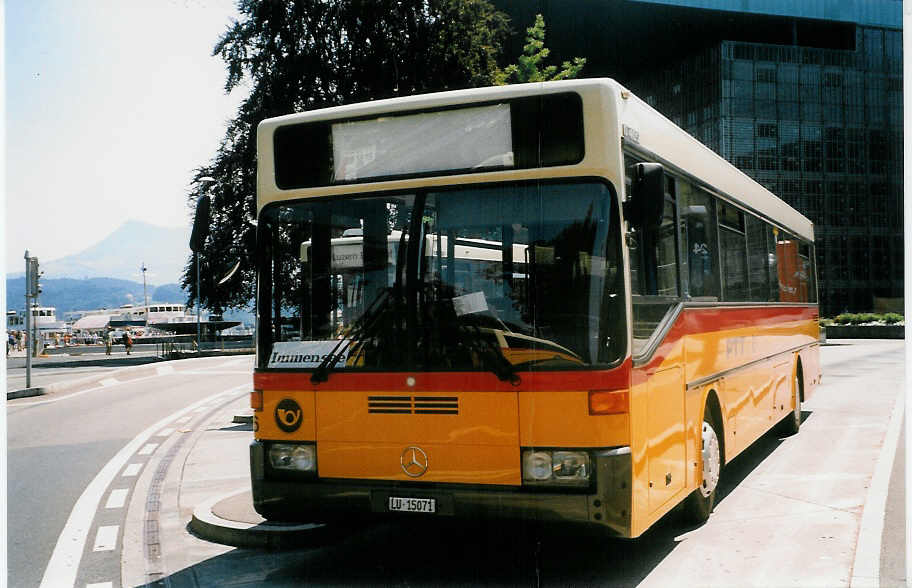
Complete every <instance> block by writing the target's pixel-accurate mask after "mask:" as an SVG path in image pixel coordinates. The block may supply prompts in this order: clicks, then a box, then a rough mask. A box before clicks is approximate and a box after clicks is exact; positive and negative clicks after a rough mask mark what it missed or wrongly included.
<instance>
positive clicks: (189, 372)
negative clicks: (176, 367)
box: [181, 368, 253, 387]
mask: <svg viewBox="0 0 912 588" xmlns="http://www.w3.org/2000/svg"><path fill="white" fill-rule="evenodd" d="M181 373H182V374H186V375H188V376H237V375H242V376H246V375H249V374H251V373H253V370H220V369H218V368H212V369H211V370H187V371H186V372H181ZM251 387H252V386H251Z"/></svg>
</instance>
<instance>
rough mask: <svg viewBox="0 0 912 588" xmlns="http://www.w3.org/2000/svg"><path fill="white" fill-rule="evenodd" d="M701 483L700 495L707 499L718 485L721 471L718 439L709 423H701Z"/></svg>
mask: <svg viewBox="0 0 912 588" xmlns="http://www.w3.org/2000/svg"><path fill="white" fill-rule="evenodd" d="M702 437H703V450H702V451H701V454H702V456H703V483H702V484H700V493H701V494H702V495H703V497H704V498H708V497H709V495H710V494H712V493H713V490H715V489H716V484H718V483H719V471H720V470H721V469H722V459H721V455H720V451H719V438H718V437H716V431H715V430H714V429H713V428H712V426H710V424H709V423H707V422H704V423H703V434H702Z"/></svg>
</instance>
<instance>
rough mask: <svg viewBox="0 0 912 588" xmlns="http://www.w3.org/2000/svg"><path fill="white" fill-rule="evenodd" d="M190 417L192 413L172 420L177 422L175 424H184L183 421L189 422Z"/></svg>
mask: <svg viewBox="0 0 912 588" xmlns="http://www.w3.org/2000/svg"><path fill="white" fill-rule="evenodd" d="M192 418H193V415H192V414H188V415H187V416H185V417H181V418H179V419H177V420H176V421H174V422H175V423H177V424H181V425H182V424H184V423H186V422H189V421H190V419H192Z"/></svg>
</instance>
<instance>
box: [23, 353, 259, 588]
mask: <svg viewBox="0 0 912 588" xmlns="http://www.w3.org/2000/svg"><path fill="white" fill-rule="evenodd" d="M238 361H240V362H242V364H243V366H242V367H240V368H239V367H238ZM171 363H180V364H183V365H181V366H180V369H181V371H177V370H173V369H172V370H167V369H160V367H159V366H162V365H163V364H157V365H153V366H149V367H148V368H147V369H148V370H149V371H150V374H149V375H148V377H146V376H145V375H144V376H143V378H141V379H137V380H135V381H134V380H127V379H125V380H124V382H123V383H114V382H109V383H108V384H109V385H105V386H102V387H100V388H97V389H94V390H89V391H88V392H82V393H78V394H73V395H67V394H60V395H53V396H49V397H37V398H24V399H19V400H12V401H9V402H8V404H7V449H8V454H7V457H8V470H7V471H8V489H7V498H8V502H7V504H8V513H9V514H8V531H7V533H8V542H7V549H8V566H9V585H10V586H37V585H39V583H40V582H41V579H42V574H43V573H44V570H45V566H46V564H47V562H48V560H49V558H50V555H51V552H52V550H53V549H54V547H55V544H56V543H57V540H58V537H59V536H60V534H61V531H62V530H63V528H64V524H65V523H66V521H67V518H68V516H69V515H70V513H71V511H72V509H73V507H74V505H75V504H76V500H77V498H79V497H80V495H81V494H82V493H83V491H84V490H85V489H86V487H87V486H88V484H89V482H90V481H92V480H93V478H95V476H96V475H97V474H98V473H99V471H100V470H101V469H102V468H103V467H104V466H105V464H106V463H108V462H109V460H111V458H112V457H113V456H114V455H115V454H117V453H118V451H120V450H121V448H123V447H124V446H125V445H126V444H127V443H128V442H130V441H131V440H132V439H133V438H135V437H136V436H137V434H139V433H140V432H142V431H143V430H145V429H146V428H147V427H149V426H150V425H152V424H153V423H155V422H157V421H159V420H160V419H162V418H164V417H165V416H167V415H169V414H171V413H174V412H175V411H177V410H179V409H182V408H184V407H186V406H188V405H190V404H192V403H194V402H196V401H198V400H200V399H202V398H205V397H207V396H209V395H212V394H214V393H217V392H221V391H224V390H228V389H231V388H236V387H237V386H238V385H240V384H243V383H244V382H249V381H250V377H251V376H250V373H251V371H250V363H251V362H250V359H249V357H246V358H241V359H240V360H239V359H237V358H220V357H216V358H204V359H194V360H185V361H184V362H171ZM191 368H192V371H191ZM101 369H103V370H104V369H108V368H101ZM153 370H154V371H153ZM120 525H121V523H120V522H117V521H114V520H112V522H111V525H109V526H120ZM92 565H95V566H100V567H102V568H105V567H107V568H110V569H109V570H108V571H109V572H110V573H109V574H108V575H111V576H113V577H119V574H120V558H119V557H111V558H108V559H107V560H105V561H98V562H96V563H94V564H92ZM83 571H84V570H83ZM83 585H84V584H83Z"/></svg>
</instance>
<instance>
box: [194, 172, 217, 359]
mask: <svg viewBox="0 0 912 588" xmlns="http://www.w3.org/2000/svg"><path fill="white" fill-rule="evenodd" d="M214 181H215V178H212V177H209V176H203V177H201V178H200V179H199V180H198V182H199V184H200V192H202V193H201V194H200V197H199V198H198V199H197V202H196V218H194V219H193V234H192V235H191V236H190V247H191V249H193V253H194V254H195V257H196V345H197V350H198V351H202V349H203V340H202V337H201V331H200V317H201V316H202V314H203V312H202V311H203V303H202V300H203V298H202V296H201V294H200V250H202V248H203V244H204V243H205V241H206V236H207V235H208V234H209V201H208V198H209V195H208V194H206V193H205V191H206V185H207V184H209V183H211V182H214ZM203 199H206V200H205V202H204V201H203ZM204 210H205V214H203V211H204Z"/></svg>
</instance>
